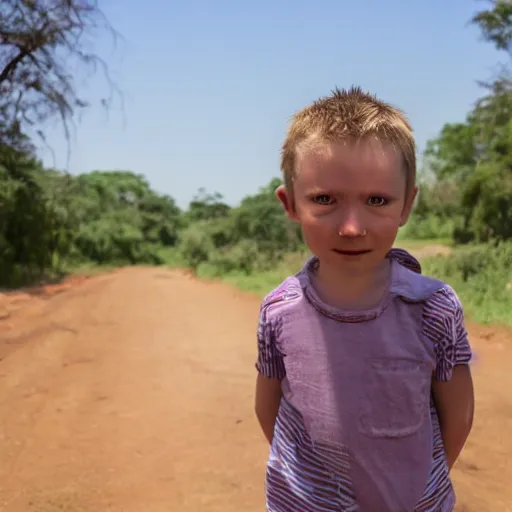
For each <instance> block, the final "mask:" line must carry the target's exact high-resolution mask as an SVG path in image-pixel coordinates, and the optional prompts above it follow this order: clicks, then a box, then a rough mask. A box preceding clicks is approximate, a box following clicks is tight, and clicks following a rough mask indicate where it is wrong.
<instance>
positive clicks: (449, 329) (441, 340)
mask: <svg viewBox="0 0 512 512" xmlns="http://www.w3.org/2000/svg"><path fill="white" fill-rule="evenodd" d="M424 332H425V334H426V335H427V336H428V337H429V338H430V339H431V340H432V341H433V343H434V350H435V355H436V369H435V378H436V380H439V381H448V380H450V379H451V377H452V373H453V368H454V367H455V366H457V365H461V364H468V363H469V361H470V360H471V357H472V351H471V346H470V344H469V340H468V333H467V330H466V327H465V325H464V312H463V309H462V304H461V303H460V300H459V298H458V297H457V295H456V293H455V291H454V290H453V289H452V288H451V287H449V286H446V287H445V288H443V289H441V290H439V291H438V292H436V293H435V294H434V295H433V296H432V297H431V298H430V299H429V300H428V301H427V303H426V307H425V310H424Z"/></svg>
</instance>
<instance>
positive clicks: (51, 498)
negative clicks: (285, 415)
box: [0, 268, 512, 512]
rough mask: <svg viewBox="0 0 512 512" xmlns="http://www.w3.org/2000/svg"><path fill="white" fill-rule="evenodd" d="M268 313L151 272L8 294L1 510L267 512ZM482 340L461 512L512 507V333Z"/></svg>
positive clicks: (0, 316)
mask: <svg viewBox="0 0 512 512" xmlns="http://www.w3.org/2000/svg"><path fill="white" fill-rule="evenodd" d="M258 305H259V302H258V299H257V298H254V297H252V296H249V295H247V294H243V293H242V292H238V291H235V290H233V289H231V288H229V287H227V286H224V285H221V284H217V283H215V284H211V283H204V282H199V281H196V280H194V279H192V278H190V277H187V276H186V275H184V274H181V273H178V272H171V271H166V270H161V269H141V268H138V269H125V270H122V271H118V272H115V273H112V274H109V275H105V276H99V277H95V278H92V279H90V280H86V281H83V282H76V283H72V285H71V286H69V287H63V290H61V292H60V293H57V294H54V295H51V296H49V297H44V296H43V297H34V296H28V295H23V294H15V295H13V296H4V297H3V300H2V298H1V297H0V511H2V512H3V511H5V512H62V511H66V512H107V511H116V512H146V511H147V512H163V511H165V512H168V511H180V512H185V511H187V512H188V511H190V512H199V511H201V512H202V511H205V512H214V511H219V512H220V511H222V512H235V511H236V512H240V511H242V510H243V511H248V512H253V511H254V512H256V511H258V512H262V511H263V510H264V500H263V474H264V464H265V458H266V454H267V448H266V446H265V443H264V442H263V439H262V436H261V435H260V433H259V430H258V428H257V425H256V421H255V419H254V415H253V387H254V370H253V364H254V358H255V348H256V347H255V340H254V332H255V326H256V320H257V314H258ZM471 332H472V341H473V344H474V346H475V348H476V349H477V350H478V353H479V359H478V364H477V365H476V366H475V380H476V389H477V399H478V410H477V417H476V424H475V429H474V433H473V436H472V438H471V440H470V442H469V444H468V447H467V450H466V452H465V454H464V457H463V458H462V460H461V461H460V463H459V465H458V467H457V468H456V470H455V472H454V479H455V483H456V486H457V490H458V494H459V502H460V505H461V506H460V508H459V510H468V511H475V512H476V511H478V512H485V511H491V510H492V511H493V512H495V511H503V512H507V511H508V510H511V511H512V488H511V486H510V481H512V463H511V462H509V457H510V455H511V454H512V436H511V435H510V432H511V431H512V395H511V393H510V391H508V390H509V388H510V384H511V383H512V376H511V372H510V370H509V365H510V361H512V358H511V356H512V336H511V334H510V333H509V332H507V331H505V330H497V329H482V328H474V329H472V331H471ZM466 507H467V508H466Z"/></svg>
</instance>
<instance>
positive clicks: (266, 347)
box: [256, 304, 286, 380]
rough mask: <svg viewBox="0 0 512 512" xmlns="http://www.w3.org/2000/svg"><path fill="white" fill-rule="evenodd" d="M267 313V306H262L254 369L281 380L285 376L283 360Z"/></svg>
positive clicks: (273, 327) (274, 330)
mask: <svg viewBox="0 0 512 512" xmlns="http://www.w3.org/2000/svg"><path fill="white" fill-rule="evenodd" d="M268 313H269V311H268V305H266V304H263V305H262V306H261V308H260V316H259V319H258V331H257V339H258V358H257V362H256V369H257V370H258V372H260V373H261V374H262V375H264V376H265V377H268V378H274V379H279V380H282V379H283V378H284V377H285V375H286V371H285V366H284V359H283V355H282V354H281V352H280V351H279V349H278V346H277V336H276V329H275V326H274V325H273V322H271V321H270V319H269V314H268Z"/></svg>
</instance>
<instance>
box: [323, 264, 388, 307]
mask: <svg viewBox="0 0 512 512" xmlns="http://www.w3.org/2000/svg"><path fill="white" fill-rule="evenodd" d="M390 272H391V261H390V260H389V259H387V258H386V259H384V260H382V262H381V263H380V264H379V265H378V266H377V267H376V268H374V269H371V270H369V271H366V272H361V273H357V272H354V271H353V270H352V269H347V270H346V271H342V270H340V269H339V268H336V269H334V268H330V267H329V266H328V265H322V263H321V262H320V263H319V265H318V268H317V270H316V272H315V274H314V286H315V289H316V292H317V293H318V295H319V296H320V298H321V299H322V300H323V301H324V302H326V303H327V304H329V305H330V306H333V307H335V308H340V309H369V308H372V307H374V306H376V305H377V304H378V303H379V301H380V300H381V299H382V296H383V295H384V293H385V291H386V289H387V286H388V280H389V274H390Z"/></svg>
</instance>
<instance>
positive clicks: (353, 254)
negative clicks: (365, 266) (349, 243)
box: [333, 249, 371, 256]
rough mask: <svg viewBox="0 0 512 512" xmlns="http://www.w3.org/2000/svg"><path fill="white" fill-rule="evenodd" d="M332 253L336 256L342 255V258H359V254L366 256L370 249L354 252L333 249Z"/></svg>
mask: <svg viewBox="0 0 512 512" xmlns="http://www.w3.org/2000/svg"><path fill="white" fill-rule="evenodd" d="M333 250H334V252H336V253H338V254H343V255H344V256H360V255H361V254H368V253H369V252H371V251H370V249H361V250H359V251H356V250H348V249H347V250H343V249H333Z"/></svg>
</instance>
